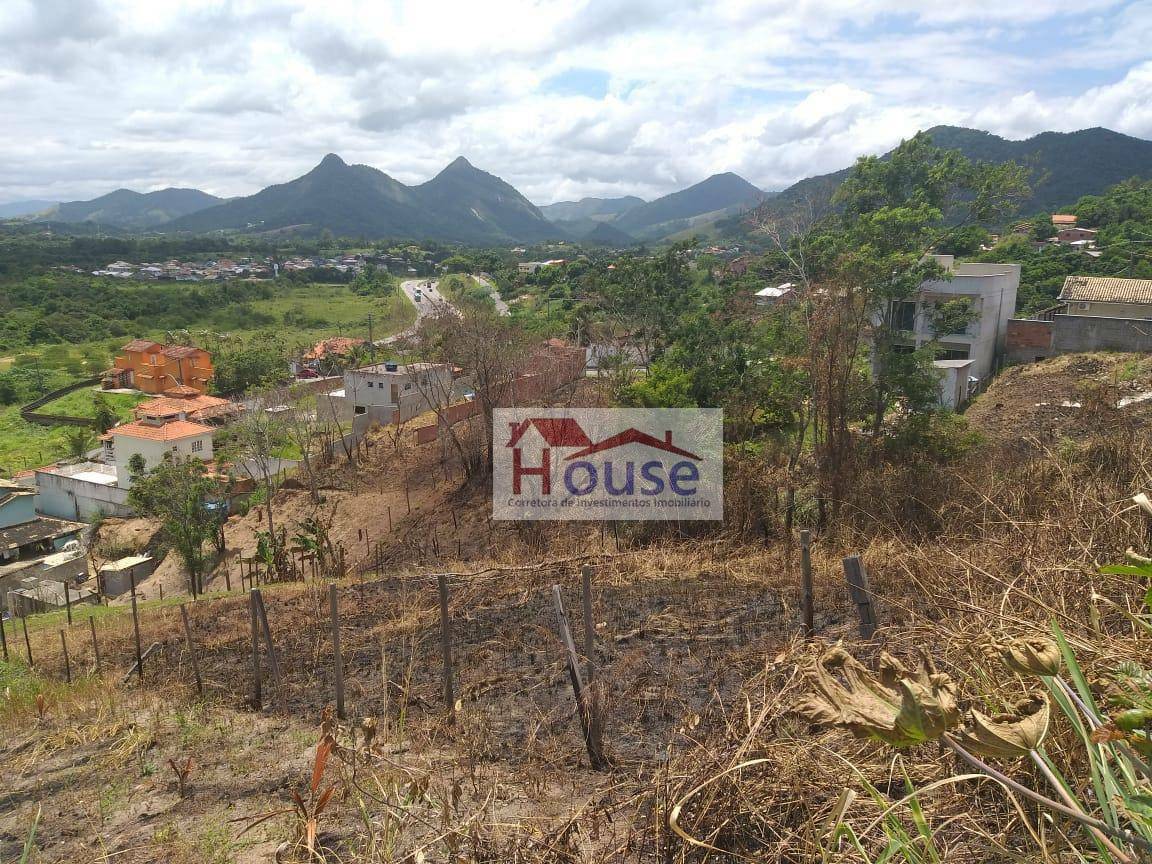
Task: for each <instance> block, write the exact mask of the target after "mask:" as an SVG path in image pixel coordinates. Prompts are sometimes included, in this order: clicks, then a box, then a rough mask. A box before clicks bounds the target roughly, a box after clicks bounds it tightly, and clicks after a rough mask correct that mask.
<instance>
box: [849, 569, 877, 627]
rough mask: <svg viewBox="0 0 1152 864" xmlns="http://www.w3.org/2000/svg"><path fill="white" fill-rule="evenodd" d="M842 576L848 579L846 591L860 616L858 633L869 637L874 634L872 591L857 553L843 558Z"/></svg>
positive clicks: (874, 618) (874, 616) (874, 619)
mask: <svg viewBox="0 0 1152 864" xmlns="http://www.w3.org/2000/svg"><path fill="white" fill-rule="evenodd" d="M843 563H844V577H845V579H847V581H848V593H849V595H850V596H851V597H852V602H853V603H855V604H856V614H857V615H859V616H860V635H861V636H863V637H864V638H865V639H871V638H872V637H873V636H875V635H876V613H875V612H874V610H873V608H872V592H871V589H870V587H869V585H868V571H866V570H865V569H864V564H863V563H862V562H861V561H860V556H859V555H849V556H848V557H847V558H845V559H844V562H843Z"/></svg>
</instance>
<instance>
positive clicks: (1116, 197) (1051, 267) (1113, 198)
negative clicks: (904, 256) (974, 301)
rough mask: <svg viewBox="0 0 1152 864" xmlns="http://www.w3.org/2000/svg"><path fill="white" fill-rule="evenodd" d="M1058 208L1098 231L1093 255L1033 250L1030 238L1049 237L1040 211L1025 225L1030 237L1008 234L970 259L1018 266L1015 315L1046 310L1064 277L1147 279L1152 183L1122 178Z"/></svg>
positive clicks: (1151, 269) (1151, 261)
mask: <svg viewBox="0 0 1152 864" xmlns="http://www.w3.org/2000/svg"><path fill="white" fill-rule="evenodd" d="M1061 209H1062V211H1064V212H1069V213H1073V214H1075V215H1076V216H1077V218H1078V224H1079V225H1080V227H1082V228H1095V229H1097V230H1098V231H1099V233H1098V234H1097V236H1096V246H1097V249H1098V251H1099V252H1100V253H1101V254H1100V256H1099V257H1094V256H1091V255H1087V254H1084V253H1082V252H1079V251H1077V250H1076V249H1074V248H1072V247H1069V246H1058V245H1055V244H1049V245H1047V246H1045V247H1044V248H1040V249H1037V248H1035V244H1034V242H1033V240H1034V239H1035V238H1046V237H1047V236H1049V235H1051V234H1053V233H1054V231H1053V229H1052V227H1051V224H1050V217H1049V215H1048V214H1043V213H1041V214H1037V215H1035V216H1034V217H1032V218H1031V220H1029V222H1028V223H1026V224H1030V225H1032V226H1033V231H1032V232H1031V234H1030V235H1026V234H1011V235H1009V236H1007V237H1005V238H1004V240H1003V241H1002V242H1000V243H999V244H997V245H996V246H995V247H993V248H992V249H991V250H989V251H987V252H983V253H981V254H979V255H978V256H976V257H977V258H978V260H981V261H1012V262H1018V263H1020V264H1021V265H1022V268H1021V276H1020V293H1019V296H1018V298H1017V302H1016V308H1017V311H1019V312H1025V313H1026V312H1035V311H1038V310H1040V309H1045V308H1047V307H1049V306H1052V305H1053V304H1054V303H1055V302H1056V297H1057V296H1058V295H1059V294H1060V289H1061V287H1062V286H1063V285H1064V280H1065V278H1066V277H1068V276H1075V275H1080V276H1125V277H1130V278H1135V279H1152V180H1140V179H1132V180H1128V181H1126V182H1124V183H1120V184H1118V185H1116V186H1113V187H1112V188H1110V189H1107V190H1105V191H1104V192H1102V193H1101V194H1099V195H1087V196H1085V197H1083V198H1081V199H1080V200H1079V201H1078V202H1076V203H1075V204H1070V205H1069V206H1066V207H1062V208H1061Z"/></svg>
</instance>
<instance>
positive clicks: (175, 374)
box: [104, 339, 212, 394]
mask: <svg viewBox="0 0 1152 864" xmlns="http://www.w3.org/2000/svg"><path fill="white" fill-rule="evenodd" d="M120 351H121V353H120V354H118V355H116V359H115V360H114V361H113V366H112V368H111V369H109V370H108V371H107V372H105V373H104V388H105V389H114V388H119V387H134V388H135V389H137V390H140V391H142V392H144V393H157V394H158V393H167V392H168V391H170V390H173V389H175V388H177V387H191V388H192V389H193V390H195V391H196V392H197V393H205V392H207V390H208V382H209V381H211V380H212V355H211V354H209V353H208V352H207V351H205V350H204V349H203V348H194V347H192V346H189V345H161V344H160V343H159V342H152V341H149V340H148V339H133V340H132V341H131V342H129V343H128V344H127V345H125V346H124V347H123V348H121V349H120Z"/></svg>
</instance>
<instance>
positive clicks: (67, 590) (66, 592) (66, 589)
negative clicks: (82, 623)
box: [64, 582, 72, 627]
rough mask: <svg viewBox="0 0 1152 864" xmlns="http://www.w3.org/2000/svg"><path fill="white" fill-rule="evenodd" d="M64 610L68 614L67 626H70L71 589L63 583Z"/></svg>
mask: <svg viewBox="0 0 1152 864" xmlns="http://www.w3.org/2000/svg"><path fill="white" fill-rule="evenodd" d="M64 609H65V611H66V612H67V614H68V626H69V627H71V626H72V589H71V588H69V587H68V583H67V582H65V583H64Z"/></svg>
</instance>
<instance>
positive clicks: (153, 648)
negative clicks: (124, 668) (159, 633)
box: [121, 642, 160, 684]
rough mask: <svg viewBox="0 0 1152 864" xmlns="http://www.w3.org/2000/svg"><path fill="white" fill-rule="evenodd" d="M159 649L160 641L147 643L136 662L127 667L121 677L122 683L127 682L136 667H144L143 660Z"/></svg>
mask: <svg viewBox="0 0 1152 864" xmlns="http://www.w3.org/2000/svg"><path fill="white" fill-rule="evenodd" d="M159 649H160V643H159V642H153V643H152V644H151V645H149V646H148V650H147V651H145V652H144V653H143V654H141V655H140V659H139V660H138V661H137V662H135V663H133V664H132V668H131V669H129V670H128V673H127V674H126V675H125V676H124V677H123V678H122V679H121V681H122V683H124V684H127V683H128V679H129V678H131V677H132V676H133V675H135V674H136V671H137V670H138V669H143V668H144V661H145V660H147V659H148V658H149V657H151V656H152V655H153V653H155V652H156V651H158V650H159Z"/></svg>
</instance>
